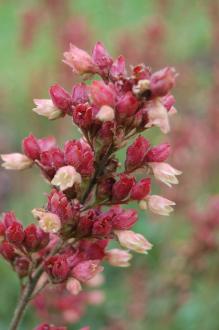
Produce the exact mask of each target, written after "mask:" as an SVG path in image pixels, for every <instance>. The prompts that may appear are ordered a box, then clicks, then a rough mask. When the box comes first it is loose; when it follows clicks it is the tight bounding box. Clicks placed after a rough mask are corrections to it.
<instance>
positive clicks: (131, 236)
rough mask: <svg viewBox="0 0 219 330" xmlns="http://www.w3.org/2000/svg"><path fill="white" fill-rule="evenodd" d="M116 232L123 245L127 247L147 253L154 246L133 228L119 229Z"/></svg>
mask: <svg viewBox="0 0 219 330" xmlns="http://www.w3.org/2000/svg"><path fill="white" fill-rule="evenodd" d="M115 234H116V236H117V238H118V240H119V243H120V244H121V246H122V247H124V248H126V249H130V250H133V251H135V252H138V253H143V254H147V252H148V251H149V250H150V249H151V248H152V244H151V243H150V242H148V241H147V240H146V239H145V238H144V236H143V235H141V234H137V233H135V232H133V231H131V230H117V231H115Z"/></svg>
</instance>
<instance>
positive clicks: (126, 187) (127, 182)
mask: <svg viewBox="0 0 219 330" xmlns="http://www.w3.org/2000/svg"><path fill="white" fill-rule="evenodd" d="M134 183H135V179H134V177H130V176H128V175H126V174H122V175H121V176H120V178H119V180H118V181H117V182H116V183H115V184H114V185H113V190H112V196H113V199H114V200H117V201H122V200H123V199H125V198H126V197H128V195H129V193H130V191H131V189H132V187H133V185H134Z"/></svg>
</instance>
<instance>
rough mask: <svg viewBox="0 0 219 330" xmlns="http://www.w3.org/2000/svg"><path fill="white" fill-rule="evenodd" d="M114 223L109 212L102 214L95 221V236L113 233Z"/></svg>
mask: <svg viewBox="0 0 219 330" xmlns="http://www.w3.org/2000/svg"><path fill="white" fill-rule="evenodd" d="M111 230H112V224H111V217H109V216H108V215H107V214H101V215H100V216H99V218H98V219H97V220H96V221H95V222H94V225H93V228H92V234H93V235H95V236H108V235H109V234H110V233H111Z"/></svg>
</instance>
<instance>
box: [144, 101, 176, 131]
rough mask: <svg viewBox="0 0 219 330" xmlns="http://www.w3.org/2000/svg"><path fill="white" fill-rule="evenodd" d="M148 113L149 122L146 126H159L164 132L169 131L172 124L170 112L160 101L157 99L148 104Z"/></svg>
mask: <svg viewBox="0 0 219 330" xmlns="http://www.w3.org/2000/svg"><path fill="white" fill-rule="evenodd" d="M147 115H148V123H147V124H146V125H145V127H147V128H149V127H152V126H157V127H159V128H160V130H161V132H162V133H164V134H167V133H169V131H170V125H169V118H168V112H167V109H166V108H165V107H164V106H163V104H162V103H161V102H160V101H158V100H156V101H153V102H151V104H150V105H149V106H148V111H147Z"/></svg>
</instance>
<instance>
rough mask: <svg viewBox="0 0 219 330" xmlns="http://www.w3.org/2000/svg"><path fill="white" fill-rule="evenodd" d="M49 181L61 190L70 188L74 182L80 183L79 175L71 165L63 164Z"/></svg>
mask: <svg viewBox="0 0 219 330" xmlns="http://www.w3.org/2000/svg"><path fill="white" fill-rule="evenodd" d="M51 183H52V184H53V185H54V186H58V187H59V188H60V189H61V190H62V191H63V190H65V189H67V188H71V187H72V186H73V185H74V184H75V183H76V184H81V175H80V174H79V173H78V172H77V171H76V170H75V168H74V167H73V166H70V165H68V166H63V167H60V168H59V169H58V171H57V172H56V174H55V176H54V178H53V179H52V181H51Z"/></svg>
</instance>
